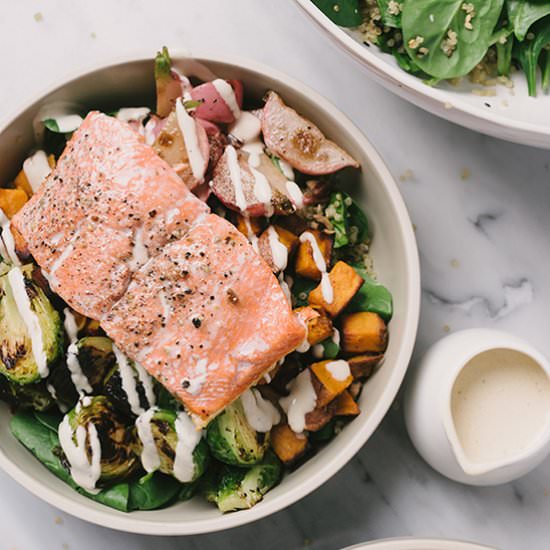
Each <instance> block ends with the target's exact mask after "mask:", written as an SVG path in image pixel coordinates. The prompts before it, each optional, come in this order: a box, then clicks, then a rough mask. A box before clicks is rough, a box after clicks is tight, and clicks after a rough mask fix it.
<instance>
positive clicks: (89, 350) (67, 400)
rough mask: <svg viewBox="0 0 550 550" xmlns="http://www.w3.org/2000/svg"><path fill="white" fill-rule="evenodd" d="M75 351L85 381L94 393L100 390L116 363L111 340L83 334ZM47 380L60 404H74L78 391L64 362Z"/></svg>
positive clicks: (67, 405)
mask: <svg viewBox="0 0 550 550" xmlns="http://www.w3.org/2000/svg"><path fill="white" fill-rule="evenodd" d="M69 350H71V348H69ZM76 352H77V353H76V359H77V361H78V366H79V367H80V369H81V371H82V374H83V376H84V377H85V378H84V379H85V381H87V382H88V384H89V385H90V387H91V388H92V390H93V391H94V392H95V393H99V392H101V390H102V388H103V381H104V379H105V377H106V376H107V374H108V373H109V372H110V371H111V370H112V369H113V367H114V366H115V364H116V359H115V354H114V353H113V345H112V342H111V340H110V339H109V338H107V337H105V336H85V337H84V338H81V339H80V340H78V342H77V343H76ZM48 382H49V383H50V384H51V385H52V386H53V387H54V388H55V392H56V395H57V400H58V401H59V402H60V403H61V404H62V405H65V406H66V407H73V406H74V405H75V404H76V402H77V400H78V391H77V389H76V387H75V384H74V382H73V380H72V378H71V372H70V370H69V368H68V367H67V365H66V364H62V365H58V366H57V367H56V368H55V369H53V370H52V372H51V374H50V376H49V378H48Z"/></svg>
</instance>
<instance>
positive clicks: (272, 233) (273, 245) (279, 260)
mask: <svg viewBox="0 0 550 550" xmlns="http://www.w3.org/2000/svg"><path fill="white" fill-rule="evenodd" d="M267 236H268V242H269V248H270V249H271V259H272V260H273V265H274V266H275V267H276V268H277V269H278V270H279V271H284V270H285V269H286V266H287V264H288V249H287V247H286V246H285V245H284V244H283V243H282V242H281V240H280V239H279V234H278V233H277V230H276V229H275V228H274V227H273V226H272V225H270V226H269V227H268V228H267Z"/></svg>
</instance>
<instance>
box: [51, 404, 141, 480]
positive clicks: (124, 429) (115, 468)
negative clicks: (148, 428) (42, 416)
mask: <svg viewBox="0 0 550 550" xmlns="http://www.w3.org/2000/svg"><path fill="white" fill-rule="evenodd" d="M67 424H68V427H69V429H70V434H69V435H70V441H67V437H66V436H67V434H66V433H64V430H65V428H66V427H67ZM90 424H91V425H93V427H94V428H95V432H97V436H98V439H99V444H100V447H101V452H100V453H98V454H99V456H100V457H101V460H100V472H99V478H98V479H97V484H98V486H104V485H109V484H111V483H113V482H118V481H121V480H124V479H127V478H128V477H130V476H131V475H132V474H133V473H135V472H136V471H138V470H139V469H140V460H139V456H138V454H137V450H138V440H137V433H136V429H135V427H134V426H129V425H128V424H126V423H125V422H124V419H123V418H122V417H121V416H120V415H119V414H118V413H117V411H116V410H115V408H114V407H113V404H112V403H111V401H110V400H109V399H108V398H107V397H104V396H95V397H82V398H81V399H80V401H79V402H78V404H77V406H76V407H75V408H74V409H72V410H71V411H70V412H69V413H67V415H66V417H65V419H64V420H63V422H62V423H61V425H60V428H59V439H60V443H61V447H62V449H63V451H64V453H65V456H66V459H67V460H66V465H67V467H68V468H69V469H70V470H71V474H72V475H73V478H74V480H75V481H76V482H77V483H79V480H78V479H76V478H75V475H74V472H73V468H74V466H75V465H74V464H71V458H70V457H71V455H72V454H74V447H73V446H74V445H78V443H79V441H78V439H79V437H78V435H79V428H80V427H82V428H84V429H85V430H86V431H85V432H83V433H84V434H86V435H85V450H86V455H87V459H88V462H90V464H91V463H93V458H94V457H93V443H92V441H90V432H89V425H90ZM79 484H80V483H79ZM84 488H85V489H86V488H87V487H84Z"/></svg>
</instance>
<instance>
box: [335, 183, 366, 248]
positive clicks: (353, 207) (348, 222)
mask: <svg viewBox="0 0 550 550" xmlns="http://www.w3.org/2000/svg"><path fill="white" fill-rule="evenodd" d="M325 216H326V217H327V218H328V219H329V220H330V222H331V224H332V228H333V229H334V248H342V247H344V246H346V245H348V244H356V243H362V242H364V241H366V240H367V238H368V234H369V223H368V220H367V217H366V216H365V213H364V212H363V210H362V209H361V208H360V207H359V206H358V205H357V203H355V202H354V201H353V199H352V198H351V197H350V196H349V195H348V194H347V193H344V192H342V191H335V192H333V193H331V195H330V200H329V203H328V205H327V207H326V208H325Z"/></svg>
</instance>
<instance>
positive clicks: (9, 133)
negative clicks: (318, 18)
mask: <svg viewBox="0 0 550 550" xmlns="http://www.w3.org/2000/svg"><path fill="white" fill-rule="evenodd" d="M174 60H175V62H176V65H178V66H180V68H182V69H183V70H184V71H187V70H188V69H187V68H186V66H184V60H183V59H181V58H177V57H176V56H174ZM200 61H202V63H203V64H204V65H206V66H208V67H209V68H210V69H211V70H213V71H214V72H215V73H216V74H218V75H219V76H220V77H224V78H239V79H241V80H242V81H243V82H244V85H245V90H246V93H247V95H248V96H249V97H256V98H258V99H259V98H261V97H262V96H263V94H264V93H265V91H266V90H268V89H274V90H277V91H278V92H279V93H280V94H281V95H282V97H283V98H284V99H285V101H286V102H287V103H288V104H290V105H292V106H293V107H294V108H296V109H297V110H298V111H299V112H300V113H302V114H303V115H305V116H306V117H308V118H310V119H312V120H313V121H315V122H316V123H317V124H318V125H319V127H320V128H321V129H322V130H323V131H324V132H325V133H326V134H327V135H328V136H329V137H330V138H332V139H334V140H335V141H336V142H337V143H338V144H339V145H341V146H342V147H344V148H345V149H347V150H348V151H349V152H350V153H351V154H352V155H353V156H354V157H355V158H356V159H357V160H358V161H359V162H360V163H361V166H362V172H361V174H360V175H359V176H358V177H357V180H356V181H355V185H354V187H355V189H354V190H353V191H352V192H353V194H354V196H355V197H356V198H357V199H358V200H359V201H360V202H362V203H363V204H364V205H365V207H366V211H367V213H368V215H369V218H370V220H371V225H372V229H373V232H374V234H375V238H374V244H373V247H372V254H373V257H374V261H375V265H376V269H377V271H378V274H379V277H380V279H381V280H382V281H384V283H385V284H386V285H387V286H388V287H389V288H390V290H391V291H392V293H393V296H394V300H395V317H394V320H393V321H392V323H391V328H390V331H391V338H390V343H389V347H388V351H387V355H386V360H385V363H384V365H383V367H382V368H381V369H380V370H379V371H378V372H377V373H376V375H375V376H374V377H373V378H372V379H371V380H370V381H369V383H368V384H367V385H366V387H365V391H364V392H363V393H362V396H361V402H360V405H361V410H362V413H361V415H360V416H359V417H358V418H356V419H355V420H354V421H353V422H351V423H350V425H349V426H348V427H347V428H346V429H345V430H344V431H343V432H342V433H341V434H339V435H338V437H336V438H335V439H334V440H333V442H331V443H330V444H329V445H327V446H326V447H325V448H324V449H323V450H322V451H321V452H320V453H319V454H317V455H316V456H315V457H313V458H312V459H311V460H309V461H308V462H307V463H306V464H304V465H303V466H302V467H300V468H298V469H297V470H296V471H294V472H292V473H291V474H289V475H287V476H286V477H285V478H284V480H283V481H282V483H281V484H280V485H279V486H278V487H276V488H275V489H274V490H272V491H271V492H269V493H268V495H267V496H266V497H265V499H264V500H263V501H262V502H261V503H259V504H258V505H257V506H255V507H254V508H252V509H251V510H246V511H240V512H234V513H231V514H226V515H221V514H220V513H219V512H218V510H217V509H216V508H215V507H213V506H212V505H211V504H208V503H207V502H204V501H203V500H202V499H201V498H198V497H197V498H195V499H194V500H192V501H189V502H184V503H178V504H177V505H174V506H171V507H170V508H167V509H164V510H158V511H150V512H133V513H131V514H124V513H121V512H117V511H115V510H112V509H110V508H107V507H105V506H102V505H101V504H98V503H95V502H93V501H91V500H89V499H87V498H85V497H83V496H81V495H79V494H78V493H76V492H75V491H73V490H72V489H71V488H69V487H68V486H67V485H65V484H64V483H63V482H62V481H60V480H58V479H57V478H56V477H55V476H53V474H50V473H49V472H48V471H47V470H46V469H45V468H44V467H43V466H42V465H41V464H40V463H39V462H38V461H37V460H36V459H35V458H34V457H33V456H32V455H31V454H30V453H29V452H28V451H27V450H26V449H25V448H23V446H22V445H20V444H19V443H18V442H17V441H16V440H15V439H14V438H13V437H12V435H11V434H10V432H9V427H8V425H9V417H10V415H9V412H8V409H7V408H5V407H2V408H0V466H1V467H2V468H3V469H4V470H5V471H6V472H8V474H9V475H11V476H12V477H13V478H14V479H15V480H17V481H18V482H19V483H21V484H22V485H23V486H25V487H26V488H27V489H29V490H30V491H32V492H33V493H34V494H36V495H37V496H39V497H40V498H42V499H44V500H46V501H47V502H49V503H50V504H53V505H54V506H57V507H58V508H60V509H62V510H64V511H65V512H67V513H69V514H73V515H75V516H78V517H80V518H82V519H85V520H88V521H91V522H93V523H97V524H100V525H104V526H107V527H111V528H114V529H120V530H124V531H131V532H136V533H149V534H159V535H177V534H193V533H204V532H211V531H216V530H219V529H226V528H229V527H235V526H237V525H242V524H244V523H248V522H250V521H254V520H256V519H259V518H262V517H264V516H267V515H269V514H272V513H273V512H276V511H278V510H281V509H282V508H284V507H286V506H289V505H290V504H292V503H293V502H296V501H297V500H298V499H300V498H302V497H303V496H305V495H307V494H308V493H310V492H311V491H313V490H314V489H316V488H317V487H318V486H319V485H321V484H322V483H323V482H325V481H326V480H327V479H329V478H330V477H331V476H332V475H333V474H335V473H336V472H337V471H338V470H339V469H340V468H341V467H342V466H344V464H346V462H347V461H348V460H349V459H350V458H351V457H352V456H353V455H354V454H355V453H356V452H357V451H358V450H359V449H360V447H361V446H362V445H363V444H364V443H365V442H366V441H367V439H368V438H369V437H370V436H371V434H372V433H373V432H374V430H375V429H376V427H377V426H378V425H379V423H380V421H381V420H382V418H383V416H384V415H385V413H386V411H387V410H388V408H389V406H390V404H391V402H392V401H393V399H394V397H395V395H396V393H397V390H398V388H399V386H400V384H401V381H402V380H403V376H404V374H405V371H406V369H407V366H408V363H409V360H410V357H411V353H412V349H413V345H414V341H415V337H416V330H417V324H418V315H419V303H420V274H419V265H418V256H417V248H416V242H415V237H414V234H413V230H412V224H411V221H410V219H409V215H408V213H407V210H406V208H405V205H404V203H403V200H402V199H401V196H400V194H399V191H398V190H397V186H396V184H395V183H394V181H393V179H392V176H391V175H390V173H389V171H388V170H387V168H386V167H385V165H384V163H383V162H382V160H381V159H380V157H379V156H378V154H377V153H376V151H375V150H374V149H373V147H372V146H371V145H370V143H369V142H368V141H367V139H366V138H365V137H364V136H363V135H362V134H361V132H359V130H357V128H356V127H355V126H354V125H353V124H352V123H351V122H350V121H349V120H348V119H346V118H345V117H344V116H343V115H342V114H341V113H340V112H339V111H338V110H337V109H336V108H335V107H334V106H333V105H331V104H330V103H329V102H328V101H326V100H325V99H324V98H322V97H321V96H319V94H317V93H316V92H314V91H313V90H311V89H310V88H307V87H306V86H304V85H303V84H301V83H300V82H297V81H296V80H293V79H291V78H289V77H287V76H286V75H283V74H281V73H278V72H276V71H274V70H272V69H270V68H268V67H264V66H261V65H258V64H256V63H252V62H248V61H244V60H242V59H226V58H216V59H214V58H208V59H201V60H200ZM185 63H187V62H185ZM194 69H196V67H194V68H193V70H194ZM195 72H196V71H195ZM199 72H200V71H199ZM188 74H189V73H188ZM153 98H154V81H153V63H152V60H151V59H137V60H136V59H134V60H117V62H115V63H112V64H101V65H99V68H97V67H96V68H95V70H93V71H89V72H82V73H81V74H79V75H77V76H76V77H73V78H69V79H67V80H66V81H65V82H63V83H62V84H61V85H60V86H59V87H58V88H56V89H55V90H52V91H49V92H48V93H44V94H41V95H39V96H38V98H37V101H36V102H34V103H32V104H31V105H29V106H28V107H27V108H25V109H24V110H23V111H22V112H21V113H20V114H19V115H18V116H17V117H16V118H14V119H13V120H11V122H9V123H7V124H5V125H2V126H0V127H1V128H3V130H2V131H0V151H1V153H2V154H1V155H0V181H10V178H12V177H13V176H14V175H15V174H16V172H17V170H18V167H19V166H20V165H21V162H22V161H23V159H24V158H25V156H26V154H27V153H28V151H29V149H30V148H32V147H33V145H34V141H33V131H32V120H33V117H34V116H35V115H36V113H37V112H38V110H39V109H40V107H41V105H43V104H45V103H49V102H51V101H54V100H64V101H76V102H77V103H80V104H83V105H85V106H88V107H99V108H103V109H106V110H109V109H110V108H113V107H116V106H120V105H125V106H126V105H127V106H132V105H135V106H139V105H142V104H143V103H145V102H148V103H151V102H152V100H153Z"/></svg>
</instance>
